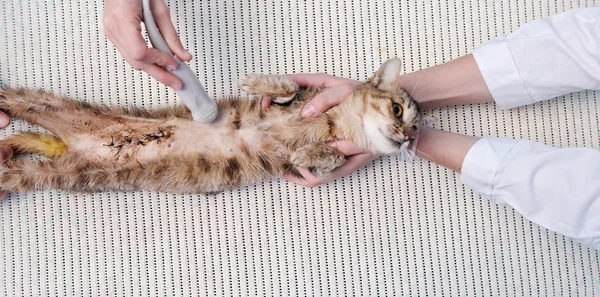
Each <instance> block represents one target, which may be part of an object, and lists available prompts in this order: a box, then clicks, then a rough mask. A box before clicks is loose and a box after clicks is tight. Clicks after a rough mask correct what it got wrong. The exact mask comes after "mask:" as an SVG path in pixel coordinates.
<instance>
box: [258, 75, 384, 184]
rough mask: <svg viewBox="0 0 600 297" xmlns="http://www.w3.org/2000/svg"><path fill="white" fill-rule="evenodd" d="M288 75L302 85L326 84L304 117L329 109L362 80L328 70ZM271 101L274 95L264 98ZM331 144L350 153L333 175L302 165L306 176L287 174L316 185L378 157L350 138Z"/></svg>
mask: <svg viewBox="0 0 600 297" xmlns="http://www.w3.org/2000/svg"><path fill="white" fill-rule="evenodd" d="M287 76H288V77H289V78H291V79H292V80H293V81H295V82H296V83H297V84H298V85H299V86H301V87H312V86H319V87H322V88H325V90H324V91H323V92H321V93H319V94H317V95H316V96H315V97H314V98H312V99H311V100H310V101H309V102H308V103H307V104H306V106H305V107H304V109H303V111H302V115H303V116H304V117H314V116H316V115H318V114H321V113H323V112H325V111H327V110H328V109H329V108H331V107H333V106H336V105H338V104H340V102H342V100H344V99H345V98H346V97H347V96H348V95H350V94H351V93H352V92H353V91H354V89H356V87H357V86H358V85H359V84H360V82H359V81H356V80H352V79H348V78H341V77H335V76H331V75H328V74H288V75H287ZM270 104H271V99H270V98H263V99H262V106H263V107H264V108H268V107H269V106H270ZM328 145H330V146H332V147H334V148H336V149H337V150H338V151H340V152H341V153H342V154H344V155H345V156H346V157H347V158H346V162H345V163H344V165H342V166H340V168H338V169H337V170H336V171H335V172H334V173H333V174H332V175H330V176H328V177H326V178H324V177H317V176H315V175H313V174H312V173H310V171H309V170H308V169H307V168H298V171H299V172H300V174H302V177H296V176H294V175H292V174H289V173H286V174H284V176H283V178H284V179H285V180H287V181H290V182H293V183H296V184H299V185H302V186H305V187H316V186H318V185H321V184H324V183H327V182H329V181H332V180H334V179H337V178H340V177H342V176H345V175H349V174H350V173H352V172H354V171H356V170H357V169H359V168H362V167H364V166H365V165H366V164H368V163H369V162H371V161H373V160H374V159H375V158H377V156H376V155H374V154H371V153H369V152H365V151H363V150H362V149H361V148H360V147H358V146H357V145H356V144H354V143H352V142H351V141H348V140H337V141H332V142H330V143H328Z"/></svg>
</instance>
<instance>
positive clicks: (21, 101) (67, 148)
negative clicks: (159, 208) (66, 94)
mask: <svg viewBox="0 0 600 297" xmlns="http://www.w3.org/2000/svg"><path fill="white" fill-rule="evenodd" d="M400 66H401V65H400V60H398V59H391V60H388V61H387V62H386V63H384V64H383V65H382V66H381V68H380V69H379V70H378V71H377V72H376V73H375V74H374V75H373V77H371V78H370V79H369V80H368V81H367V82H365V83H363V84H361V85H360V86H358V87H357V88H356V90H355V91H354V92H353V93H352V94H351V95H350V96H349V97H348V98H347V99H345V100H344V101H343V102H342V103H341V104H339V105H338V106H335V107H333V108H331V109H330V110H328V111H327V112H326V113H324V114H321V115H318V116H316V117H314V118H311V119H305V118H303V117H302V116H301V114H300V113H301V110H302V107H303V106H304V104H305V103H306V102H308V100H309V99H311V98H312V97H314V96H315V95H316V94H317V93H319V92H320V91H321V89H320V88H314V87H313V88H307V89H304V88H299V87H298V86H297V85H296V83H295V82H293V81H292V80H290V79H288V78H286V77H285V76H266V75H265V76H263V75H250V76H247V77H245V78H242V79H240V81H239V85H240V87H241V88H242V89H243V90H244V91H245V92H247V93H250V94H256V95H264V96H269V97H272V98H274V99H273V102H274V104H273V105H272V106H271V107H269V108H268V109H263V108H262V107H261V104H260V99H254V100H229V101H227V100H219V101H218V106H219V116H218V118H217V119H216V120H215V121H214V122H213V123H211V124H202V123H198V122H194V121H192V120H191V115H190V112H189V110H188V109H187V108H186V107H185V106H178V107H165V108H160V109H154V110H141V109H126V108H109V107H106V106H102V105H97V104H90V103H86V102H83V101H77V100H71V99H61V98H58V97H55V96H53V95H51V94H49V93H46V92H42V91H32V90H23V89H0V109H2V110H4V111H6V112H7V113H8V114H9V115H10V116H13V117H15V118H20V119H23V120H25V121H28V122H30V123H32V124H36V125H40V126H42V127H44V128H46V129H48V130H50V131H52V132H53V133H55V134H56V136H52V135H48V134H36V133H24V134H19V135H15V136H12V137H10V138H8V139H5V140H2V141H0V144H3V145H10V146H11V147H12V148H13V150H14V152H15V153H38V154H41V155H44V156H46V157H48V160H43V161H32V160H18V159H12V160H9V161H7V162H6V163H5V164H3V165H2V166H0V190H5V191H9V192H26V191H38V190H46V189H56V190H65V191H76V192H99V191H110V190H118V191H123V190H155V191H164V192H178V193H209V192H219V191H223V190H227V189H232V188H236V187H240V186H244V185H249V184H253V183H256V182H260V181H262V180H265V179H268V178H272V177H278V176H281V175H282V174H283V173H285V172H292V173H296V174H298V172H297V170H296V168H297V167H306V168H309V169H310V170H311V172H312V173H313V174H315V175H318V176H326V175H328V174H331V173H332V172H333V171H334V170H335V169H336V168H338V167H339V166H340V165H342V164H343V163H344V161H345V157H344V155H342V154H341V153H339V152H338V151H337V150H335V149H333V148H331V147H329V146H327V145H326V144H325V143H326V142H327V141H330V140H335V139H347V140H350V141H352V142H354V143H356V144H357V145H359V146H360V147H362V148H363V149H365V150H368V151H370V152H373V153H376V154H396V153H400V152H403V151H405V150H406V149H407V148H408V147H409V146H410V144H411V142H412V141H413V139H414V137H415V133H417V129H418V127H419V126H420V125H421V121H422V115H421V113H420V109H419V107H418V105H417V103H416V102H415V101H414V100H413V99H412V98H410V97H409V96H408V95H407V93H406V92H404V90H402V89H401V88H400V87H399V86H398V85H397V84H396V78H397V77H398V75H399V74H400Z"/></svg>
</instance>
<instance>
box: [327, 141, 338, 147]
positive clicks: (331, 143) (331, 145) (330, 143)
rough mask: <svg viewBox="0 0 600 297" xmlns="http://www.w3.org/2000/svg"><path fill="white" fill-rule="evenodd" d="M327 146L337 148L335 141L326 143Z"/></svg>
mask: <svg viewBox="0 0 600 297" xmlns="http://www.w3.org/2000/svg"><path fill="white" fill-rule="evenodd" d="M327 145H328V146H330V147H332V148H337V142H336V141H330V142H328V143H327Z"/></svg>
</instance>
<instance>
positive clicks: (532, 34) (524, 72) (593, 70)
mask: <svg viewBox="0 0 600 297" xmlns="http://www.w3.org/2000/svg"><path fill="white" fill-rule="evenodd" d="M473 57H474V58H475V61H476V62H477V65H478V67H479V70H480V71H481V74H482V75H483V79H484V81H485V83H486V85H487V86H488V89H489V90H490V92H491V94H492V96H493V97H494V101H495V102H496V104H497V105H498V106H499V107H500V108H502V109H507V108H513V107H517V106H520V105H525V104H530V103H534V102H538V101H543V100H548V99H552V98H554V97H557V96H560V95H564V94H568V93H572V92H577V91H582V90H600V6H598V7H587V8H579V9H573V10H570V11H567V12H564V13H561V14H557V15H555V16H552V17H550V18H547V19H541V20H535V21H532V22H529V23H527V24H524V25H522V26H521V27H520V28H519V29H517V30H516V31H515V32H513V33H511V34H508V35H502V36H499V37H496V38H495V39H492V40H490V41H488V42H486V43H484V44H482V45H481V46H479V47H477V48H475V50H474V51H473Z"/></svg>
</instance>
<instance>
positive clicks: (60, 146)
mask: <svg viewBox="0 0 600 297" xmlns="http://www.w3.org/2000/svg"><path fill="white" fill-rule="evenodd" d="M0 145H8V146H10V147H11V148H12V149H13V152H14V153H15V154H27V153H35V154H41V155H43V156H45V157H48V158H53V159H54V158H58V157H60V156H62V155H64V154H65V152H66V151H67V144H66V143H65V142H64V141H62V140H61V139H60V138H58V137H56V136H53V135H49V134H39V133H21V134H17V135H13V136H11V137H9V138H7V139H3V140H0Z"/></svg>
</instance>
